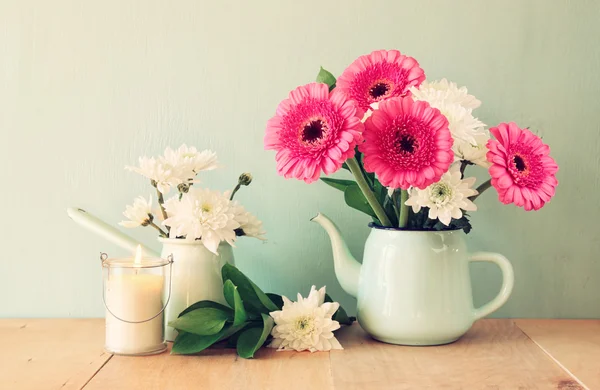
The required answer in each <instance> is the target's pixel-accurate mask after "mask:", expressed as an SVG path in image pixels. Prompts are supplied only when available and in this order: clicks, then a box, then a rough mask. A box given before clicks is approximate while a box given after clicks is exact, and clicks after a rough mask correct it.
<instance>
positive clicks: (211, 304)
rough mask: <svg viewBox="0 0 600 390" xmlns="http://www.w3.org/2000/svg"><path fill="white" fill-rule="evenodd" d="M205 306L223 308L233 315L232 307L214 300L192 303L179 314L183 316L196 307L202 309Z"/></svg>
mask: <svg viewBox="0 0 600 390" xmlns="http://www.w3.org/2000/svg"><path fill="white" fill-rule="evenodd" d="M203 307H212V308H215V309H219V310H223V311H224V312H227V313H229V314H231V315H232V316H233V310H231V308H229V307H227V306H225V305H221V304H220V303H217V302H213V301H199V302H196V303H194V304H193V305H191V306H190V307H188V308H187V309H185V310H184V311H182V312H181V314H179V317H181V316H182V315H185V314H187V313H189V312H191V311H194V310H196V309H201V308H203Z"/></svg>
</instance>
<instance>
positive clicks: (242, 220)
mask: <svg viewBox="0 0 600 390" xmlns="http://www.w3.org/2000/svg"><path fill="white" fill-rule="evenodd" d="M225 196H227V194H225ZM232 204H233V208H234V210H235V220H236V221H237V222H238V223H239V224H240V229H241V230H242V231H243V232H244V234H243V235H244V236H248V237H254V238H258V239H259V240H265V237H264V235H265V234H267V232H265V231H264V229H263V225H262V222H261V221H260V220H259V219H258V218H257V217H256V216H255V215H254V214H251V213H249V212H248V211H246V209H245V208H244V206H242V205H241V204H239V203H238V202H236V201H234V202H232Z"/></svg>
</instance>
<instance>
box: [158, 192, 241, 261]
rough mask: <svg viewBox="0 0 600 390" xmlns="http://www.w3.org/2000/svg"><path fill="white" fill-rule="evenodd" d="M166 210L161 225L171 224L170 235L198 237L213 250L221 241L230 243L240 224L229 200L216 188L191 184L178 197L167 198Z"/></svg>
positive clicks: (231, 243) (207, 247) (172, 236)
mask: <svg viewBox="0 0 600 390" xmlns="http://www.w3.org/2000/svg"><path fill="white" fill-rule="evenodd" d="M165 210H166V211H167V215H168V216H169V218H167V219H166V220H164V221H163V225H165V226H169V227H170V228H171V229H170V231H169V237H171V238H177V237H184V238H185V239H186V240H198V239H200V240H201V241H202V243H203V244H204V246H205V247H206V249H208V250H209V251H211V252H213V253H215V254H216V253H217V248H218V247H219V243H220V242H221V241H227V242H228V243H229V244H230V245H233V243H234V241H235V238H236V236H235V229H238V228H240V224H239V223H238V222H237V221H236V220H235V209H234V207H233V205H232V202H231V201H230V200H229V199H228V198H227V197H226V196H224V195H223V194H221V193H219V192H217V191H211V190H208V189H199V188H193V187H192V188H190V189H189V191H188V192H187V193H186V194H183V195H182V197H181V200H179V197H178V196H175V197H172V198H170V199H168V200H167V201H166V202H165Z"/></svg>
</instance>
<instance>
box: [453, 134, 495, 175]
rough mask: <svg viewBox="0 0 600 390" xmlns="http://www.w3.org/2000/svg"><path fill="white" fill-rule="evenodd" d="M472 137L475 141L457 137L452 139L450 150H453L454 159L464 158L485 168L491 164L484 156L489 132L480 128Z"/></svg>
mask: <svg viewBox="0 0 600 390" xmlns="http://www.w3.org/2000/svg"><path fill="white" fill-rule="evenodd" d="M473 138H474V139H475V143H471V142H467V141H464V140H459V139H455V140H454V144H453V145H452V150H453V151H454V156H455V161H461V160H465V161H469V162H472V163H473V164H476V165H479V166H480V167H483V168H486V169H487V168H489V167H490V165H491V163H490V162H489V161H488V160H487V157H486V154H487V152H488V148H487V142H488V140H489V139H490V134H489V132H488V131H487V130H484V129H481V130H480V131H479V132H478V133H477V134H475V135H474V136H473Z"/></svg>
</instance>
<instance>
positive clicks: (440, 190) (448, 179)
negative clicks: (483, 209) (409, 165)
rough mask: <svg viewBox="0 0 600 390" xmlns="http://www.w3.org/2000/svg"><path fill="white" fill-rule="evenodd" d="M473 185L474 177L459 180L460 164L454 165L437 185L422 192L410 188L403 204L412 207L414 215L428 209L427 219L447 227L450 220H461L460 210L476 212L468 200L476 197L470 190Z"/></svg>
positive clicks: (473, 204) (461, 213)
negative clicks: (422, 208)
mask: <svg viewBox="0 0 600 390" xmlns="http://www.w3.org/2000/svg"><path fill="white" fill-rule="evenodd" d="M473 184H475V178H474V177H470V178H468V179H461V173H460V164H459V163H454V164H453V165H452V166H451V167H450V169H449V170H448V172H446V173H444V175H442V178H441V179H440V181H438V182H437V183H433V184H431V185H430V186H429V187H427V188H425V189H424V190H420V189H418V188H414V187H413V188H411V189H410V190H409V198H408V200H407V201H406V203H405V204H406V205H407V206H412V209H413V211H414V212H415V213H418V212H419V211H420V210H421V207H429V218H430V219H439V220H440V222H442V223H443V224H444V225H446V226H448V225H450V222H451V220H452V218H454V219H460V218H462V216H463V212H462V210H466V211H475V210H477V206H476V205H475V203H473V202H472V201H471V200H470V199H469V197H470V196H473V195H477V191H476V190H474V189H472V188H471V187H472V186H473Z"/></svg>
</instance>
